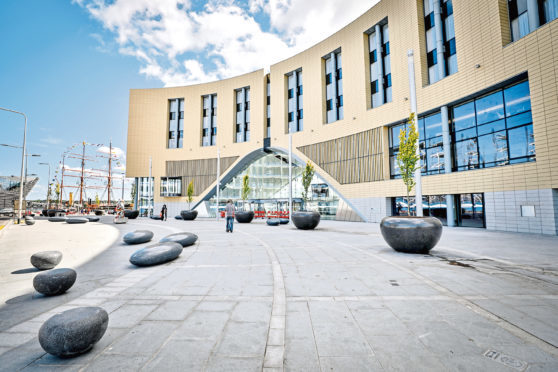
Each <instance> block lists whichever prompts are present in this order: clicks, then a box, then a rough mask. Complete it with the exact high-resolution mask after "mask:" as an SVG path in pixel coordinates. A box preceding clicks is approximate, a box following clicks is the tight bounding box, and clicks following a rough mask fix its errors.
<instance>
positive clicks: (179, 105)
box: [167, 98, 184, 149]
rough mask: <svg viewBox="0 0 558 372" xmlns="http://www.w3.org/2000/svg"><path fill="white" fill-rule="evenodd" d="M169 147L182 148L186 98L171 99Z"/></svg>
mask: <svg viewBox="0 0 558 372" xmlns="http://www.w3.org/2000/svg"><path fill="white" fill-rule="evenodd" d="M168 133H169V135H168V143H167V147H168V148H169V149H175V148H181V147H182V139H183V137H184V98H176V99H171V100H169V131H168Z"/></svg>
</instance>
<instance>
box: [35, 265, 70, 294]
mask: <svg viewBox="0 0 558 372" xmlns="http://www.w3.org/2000/svg"><path fill="white" fill-rule="evenodd" d="M76 278H77V273H76V272H75V270H72V269H54V270H49V271H45V272H42V273H40V274H37V275H36V276H35V277H34V278H33V287H35V290H36V291H37V292H39V293H42V294H44V295H45V296H57V295H60V294H62V293H64V292H66V291H67V290H68V289H70V288H71V287H72V286H73V285H74V283H75V282H76Z"/></svg>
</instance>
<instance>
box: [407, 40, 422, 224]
mask: <svg viewBox="0 0 558 372" xmlns="http://www.w3.org/2000/svg"><path fill="white" fill-rule="evenodd" d="M407 56H408V63H409V96H410V101H411V112H412V113H413V114H415V115H414V116H415V122H416V123H417V126H416V127H417V131H418V115H417V91H416V85H415V61H414V57H413V50H412V49H409V51H408V52H407ZM419 143H420V138H419ZM416 154H417V156H418V168H417V170H416V171H415V182H416V186H415V191H416V196H415V206H416V209H417V216H418V217H422V216H423V213H422V182H421V169H422V168H421V164H420V145H419V144H417V152H416ZM409 204H410V203H409ZM410 207H411V206H410V205H409V212H410Z"/></svg>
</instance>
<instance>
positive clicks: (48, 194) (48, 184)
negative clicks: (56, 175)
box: [39, 163, 50, 209]
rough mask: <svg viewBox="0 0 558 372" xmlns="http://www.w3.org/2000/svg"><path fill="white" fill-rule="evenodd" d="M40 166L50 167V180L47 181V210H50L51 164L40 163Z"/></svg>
mask: <svg viewBox="0 0 558 372" xmlns="http://www.w3.org/2000/svg"><path fill="white" fill-rule="evenodd" d="M39 165H47V166H48V179H47V199H46V200H47V209H49V208H50V163H39Z"/></svg>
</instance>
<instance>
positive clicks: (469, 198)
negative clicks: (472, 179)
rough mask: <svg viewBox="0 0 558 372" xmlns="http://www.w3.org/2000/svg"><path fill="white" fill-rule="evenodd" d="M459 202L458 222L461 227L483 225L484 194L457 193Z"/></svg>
mask: <svg viewBox="0 0 558 372" xmlns="http://www.w3.org/2000/svg"><path fill="white" fill-rule="evenodd" d="M457 198H458V203H459V216H458V224H459V226H463V227H485V224H484V194H461V195H457Z"/></svg>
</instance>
